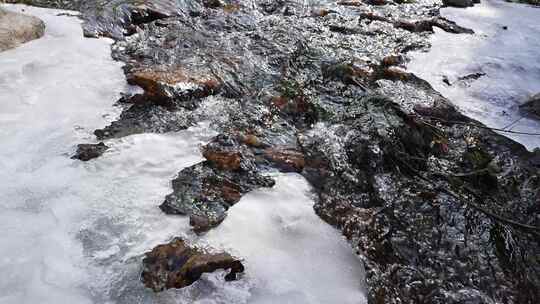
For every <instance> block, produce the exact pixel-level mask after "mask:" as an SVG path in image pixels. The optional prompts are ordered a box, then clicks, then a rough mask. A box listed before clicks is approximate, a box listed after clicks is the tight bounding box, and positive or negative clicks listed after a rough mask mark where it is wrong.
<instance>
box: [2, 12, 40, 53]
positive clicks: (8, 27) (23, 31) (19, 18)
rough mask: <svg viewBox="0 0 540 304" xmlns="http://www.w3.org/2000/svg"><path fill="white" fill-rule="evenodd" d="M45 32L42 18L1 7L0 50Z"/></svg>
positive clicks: (13, 46)
mask: <svg viewBox="0 0 540 304" xmlns="http://www.w3.org/2000/svg"><path fill="white" fill-rule="evenodd" d="M44 33H45V23H43V21H41V20H40V19H38V18H36V17H32V16H27V15H24V14H19V13H14V12H10V11H7V10H4V9H2V8H0V52H2V51H5V50H8V49H12V48H15V47H17V46H19V45H21V44H23V43H25V42H28V41H31V40H34V39H38V38H40V37H42V36H43V34H44Z"/></svg>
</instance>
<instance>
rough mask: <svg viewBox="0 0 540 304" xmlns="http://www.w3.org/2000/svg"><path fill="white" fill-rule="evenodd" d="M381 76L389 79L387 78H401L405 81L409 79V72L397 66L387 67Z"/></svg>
mask: <svg viewBox="0 0 540 304" xmlns="http://www.w3.org/2000/svg"><path fill="white" fill-rule="evenodd" d="M382 76H383V78H385V79H389V80H401V81H406V80H409V79H411V76H412V75H411V73H408V72H407V71H405V70H403V69H400V68H397V67H389V68H386V69H384V70H383V75H382Z"/></svg>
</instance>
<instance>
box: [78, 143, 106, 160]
mask: <svg viewBox="0 0 540 304" xmlns="http://www.w3.org/2000/svg"><path fill="white" fill-rule="evenodd" d="M108 149H109V147H108V146H106V145H105V144H104V143H103V142H100V143H98V144H79V145H77V151H76V152H75V155H73V156H72V157H71V158H72V159H79V160H82V161H89V160H91V159H94V158H97V157H100V156H101V155H103V153H105V151H107V150H108Z"/></svg>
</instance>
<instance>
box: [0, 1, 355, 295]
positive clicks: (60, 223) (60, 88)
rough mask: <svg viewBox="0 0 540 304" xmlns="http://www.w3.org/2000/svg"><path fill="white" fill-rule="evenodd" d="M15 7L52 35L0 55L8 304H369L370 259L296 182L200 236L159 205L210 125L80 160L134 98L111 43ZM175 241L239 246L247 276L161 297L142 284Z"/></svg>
mask: <svg viewBox="0 0 540 304" xmlns="http://www.w3.org/2000/svg"><path fill="white" fill-rule="evenodd" d="M3 7H5V8H7V9H10V10H14V11H21V10H23V9H24V11H25V13H28V14H32V15H35V16H37V17H39V18H41V19H42V20H44V21H45V22H46V25H47V29H46V34H45V36H44V37H43V38H42V39H39V40H35V41H32V42H30V43H27V44H25V45H23V46H21V47H19V48H17V49H13V50H9V51H7V52H4V53H0V100H1V102H0V143H1V149H0V181H1V183H0V232H1V233H2V237H1V238H0V272H1V273H2V275H1V276H0V303H2V304H24V303H32V304H34V303H54V304H57V303H130V304H132V303H295V304H296V303H298V304H301V303H365V297H364V291H363V288H362V284H363V283H362V282H363V279H364V274H363V272H362V266H361V264H360V262H359V261H358V260H357V258H356V256H355V255H354V254H353V253H352V250H351V248H350V246H349V245H348V244H347V243H346V241H345V240H343V239H342V238H341V236H340V235H339V233H338V232H337V231H336V230H334V229H333V228H332V227H330V226H329V225H327V224H325V223H324V222H322V221H321V220H320V219H319V218H318V217H317V216H316V215H315V213H314V211H313V209H312V205H313V200H312V199H311V197H310V196H309V195H308V192H309V186H308V185H307V183H306V182H305V180H304V179H303V178H301V177H300V176H298V175H283V174H278V175H276V176H275V177H276V179H277V185H276V187H274V188H273V189H265V190H259V191H254V192H253V193H251V194H248V195H246V196H245V197H244V198H243V199H242V200H241V201H240V202H239V203H238V204H237V205H236V206H234V207H233V208H232V209H231V211H230V212H229V217H228V218H227V219H226V220H225V222H224V223H223V224H222V225H221V226H220V227H218V228H217V229H215V230H213V231H211V232H210V233H208V234H207V235H204V236H201V237H197V236H195V235H194V234H193V233H191V232H190V231H189V225H188V222H187V219H186V218H183V217H176V216H167V215H165V214H163V213H162V212H161V211H160V210H159V209H158V208H157V206H158V205H159V204H160V203H161V200H162V199H163V197H164V195H166V194H167V193H169V192H170V191H171V190H170V184H169V183H170V180H171V179H172V178H173V177H174V175H175V174H176V173H177V172H178V171H179V170H181V169H182V168H183V167H186V166H189V165H192V164H194V163H196V162H199V161H201V159H202V157H201V155H200V152H199V145H200V144H202V143H204V142H207V141H208V140H209V139H210V138H211V137H212V136H213V135H214V134H213V132H212V131H211V130H209V128H208V126H207V125H205V124H201V125H199V126H197V127H194V128H191V129H189V130H186V131H183V132H179V133H174V134H165V135H156V134H142V135H135V136H129V137H126V138H123V139H119V140H111V141H109V142H107V145H109V146H111V147H112V148H111V150H110V151H108V152H107V153H106V154H105V155H103V157H102V158H100V159H97V160H94V161H91V162H88V163H82V162H79V161H74V160H71V159H70V158H69V156H70V155H71V154H72V153H73V152H74V149H75V145H76V144H78V143H82V142H93V141H94V137H93V135H92V131H93V130H94V129H96V128H100V127H103V126H105V125H106V124H107V123H108V122H109V121H110V120H112V119H113V118H114V117H115V116H116V115H118V112H119V109H116V110H115V109H114V107H112V106H111V105H112V104H113V103H114V101H115V100H117V99H118V97H119V96H118V93H119V92H122V91H126V90H129V89H130V88H128V87H126V85H125V79H124V76H123V73H122V70H121V64H120V63H117V62H114V61H112V60H111V58H110V44H111V41H109V40H106V39H100V40H96V39H83V38H82V31H81V28H80V21H79V20H78V19H76V18H73V17H67V16H57V14H58V13H60V12H61V11H57V10H46V9H39V8H31V7H24V6H11V5H5V6H3ZM174 236H181V237H184V238H188V239H190V240H191V241H192V242H194V243H198V244H201V245H210V246H212V247H215V248H217V249H224V250H229V251H230V252H231V253H233V254H235V255H237V256H239V257H241V258H243V259H244V260H245V264H246V266H247V269H246V274H245V275H244V277H243V278H242V279H241V280H239V281H237V282H231V283H225V282H224V280H223V279H222V275H221V274H219V273H215V274H210V275H206V276H204V277H203V279H202V280H200V281H199V282H197V283H195V284H194V285H193V286H191V287H189V288H185V289H182V290H170V291H167V292H163V293H160V294H154V293H153V292H151V291H149V290H147V289H145V288H144V287H143V286H142V284H141V283H140V282H139V272H140V268H139V267H140V261H141V258H142V254H143V253H144V252H146V251H149V250H150V249H152V248H153V247H154V246H155V245H157V244H160V243H163V242H166V241H168V240H170V239H171V238H172V237H174Z"/></svg>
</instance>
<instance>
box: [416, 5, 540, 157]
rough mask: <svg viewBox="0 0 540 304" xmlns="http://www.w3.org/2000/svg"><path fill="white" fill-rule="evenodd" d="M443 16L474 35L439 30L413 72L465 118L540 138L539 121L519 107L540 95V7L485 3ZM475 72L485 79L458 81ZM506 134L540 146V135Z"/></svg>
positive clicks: (444, 12)
mask: <svg viewBox="0 0 540 304" xmlns="http://www.w3.org/2000/svg"><path fill="white" fill-rule="evenodd" d="M441 13H442V15H443V16H444V17H447V18H448V19H451V20H454V21H456V22H457V23H458V24H459V25H462V26H465V27H469V28H471V29H473V30H474V31H475V34H474V35H466V34H462V35H455V34H450V33H445V32H443V31H440V30H437V29H436V34H435V35H433V36H432V41H431V43H432V48H431V49H430V50H429V52H427V53H417V54H415V55H414V56H413V60H412V62H410V64H409V65H408V68H409V70H411V71H412V72H414V73H415V74H417V75H418V76H419V77H421V78H424V79H426V80H428V81H429V82H430V83H431V84H432V85H433V87H434V88H435V89H436V90H438V91H439V92H441V93H442V94H443V95H445V96H446V97H448V98H449V99H450V100H451V101H452V102H453V103H454V104H455V105H457V106H458V107H459V108H460V109H461V110H462V111H463V112H464V113H465V114H466V115H468V116H470V117H472V118H475V119H477V120H479V121H481V122H483V123H484V124H486V125H488V126H490V127H495V128H507V129H508V130H513V131H520V132H530V133H540V121H539V120H537V119H534V118H530V117H524V116H523V113H521V112H520V111H519V108H518V106H519V105H520V104H522V103H524V102H525V101H526V100H527V98H529V97H530V96H531V95H533V94H536V93H539V92H540V8H538V7H534V6H529V5H524V4H514V3H507V2H504V1H501V0H482V3H481V4H477V5H475V6H474V7H471V8H466V9H462V8H444V9H442V10H441ZM475 73H481V74H485V75H484V76H481V77H480V78H479V79H477V80H473V79H470V80H465V81H463V80H462V81H460V80H459V78H460V77H463V76H467V75H471V74H475ZM443 77H446V78H447V79H448V82H450V84H451V86H450V85H448V84H446V83H444V82H443ZM501 134H504V135H505V136H508V137H510V138H512V139H514V140H516V141H519V142H520V143H522V144H523V145H525V146H526V147H527V148H528V149H531V150H532V149H534V148H535V147H540V136H530V135H517V134H511V133H501Z"/></svg>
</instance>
